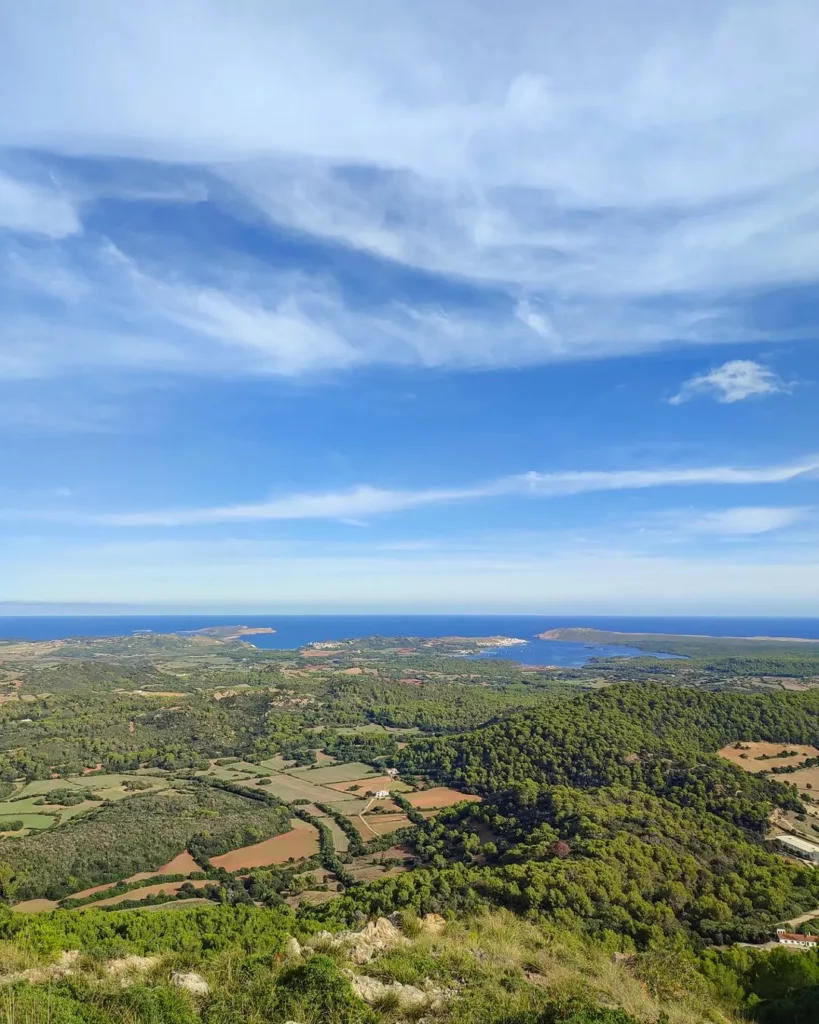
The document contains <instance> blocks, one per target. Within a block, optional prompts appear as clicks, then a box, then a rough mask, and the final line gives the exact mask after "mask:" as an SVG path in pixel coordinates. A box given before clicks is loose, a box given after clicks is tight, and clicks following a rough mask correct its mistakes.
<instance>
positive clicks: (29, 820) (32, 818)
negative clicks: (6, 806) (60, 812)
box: [0, 813, 55, 832]
mask: <svg viewBox="0 0 819 1024" xmlns="http://www.w3.org/2000/svg"><path fill="white" fill-rule="evenodd" d="M4 820H5V821H12V820H17V821H22V822H23V825H24V827H25V828H51V826H52V825H53V824H54V822H55V819H54V818H51V817H49V816H48V815H47V814H5V813H4V814H3V817H2V818H0V832H2V831H3V821H4Z"/></svg>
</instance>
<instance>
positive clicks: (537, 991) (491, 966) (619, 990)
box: [0, 911, 731, 1024]
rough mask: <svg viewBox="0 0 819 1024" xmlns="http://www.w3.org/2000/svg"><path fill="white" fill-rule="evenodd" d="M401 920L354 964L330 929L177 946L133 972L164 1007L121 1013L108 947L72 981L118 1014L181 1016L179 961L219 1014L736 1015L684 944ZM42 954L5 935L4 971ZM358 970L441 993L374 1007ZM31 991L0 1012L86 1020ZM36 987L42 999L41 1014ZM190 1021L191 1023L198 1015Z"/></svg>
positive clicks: (481, 1023)
mask: <svg viewBox="0 0 819 1024" xmlns="http://www.w3.org/2000/svg"><path fill="white" fill-rule="evenodd" d="M157 912H162V911H157ZM128 913H131V914H133V913H138V912H134V911H130V912H128ZM401 926H402V930H403V932H404V935H405V936H406V937H407V939H408V940H409V942H408V943H407V944H405V945H401V946H396V947H394V948H393V949H391V950H388V951H387V952H384V953H382V954H381V955H380V956H378V957H377V958H376V959H374V960H373V961H371V962H370V963H368V964H365V965H363V966H355V965H354V964H351V963H350V962H349V960H348V959H347V953H346V952H345V950H344V949H343V948H339V947H335V946H333V945H332V944H331V941H330V940H329V939H328V940H326V941H324V942H321V941H315V940H314V944H313V945H314V951H315V953H316V954H318V955H317V956H315V957H313V958H312V959H310V958H307V959H300V958H299V959H288V958H282V957H265V958H260V957H257V956H248V954H247V953H246V952H245V951H244V950H242V949H241V948H240V947H238V946H234V947H229V948H225V949H221V950H212V951H210V952H209V953H204V954H203V953H193V952H190V951H185V950H183V949H179V950H175V951H174V950H172V951H168V952H166V953H164V954H163V955H161V956H160V957H158V958H157V959H156V961H155V962H154V963H153V964H150V965H148V966H147V969H146V970H142V971H140V972H139V973H135V974H134V976H133V980H134V981H135V983H136V984H135V986H134V987H135V988H141V989H143V990H144V1005H145V1006H146V1007H151V1009H152V1012H153V1013H154V1016H149V1015H146V1016H145V1017H143V1016H139V1015H137V1016H134V1017H131V1016H128V1015H127V1014H123V1013H122V1011H123V1010H124V1008H125V1004H122V1005H120V1004H119V1003H118V1002H117V1001H116V1000H117V999H118V998H119V996H118V995H117V993H121V992H122V991H127V990H123V989H122V988H121V986H120V984H119V980H118V979H117V978H116V977H115V976H113V975H112V972H111V971H110V969H109V961H108V959H107V958H106V956H105V955H104V953H101V954H100V955H93V954H92V955H86V956H83V957H82V958H81V959H80V961H79V962H78V964H77V975H76V977H75V979H73V980H72V985H71V988H72V989H73V990H74V991H76V992H77V993H78V994H79V995H80V997H81V998H82V999H83V1000H84V1001H85V1003H86V1005H91V1004H96V1005H98V1006H105V1010H106V1013H107V1014H108V1016H106V1017H105V1018H104V1019H106V1020H108V1019H110V1020H112V1021H113V1020H116V1021H121V1022H127V1024H142V1022H143V1021H147V1020H151V1021H154V1020H155V1021H157V1022H158V1021H160V1020H161V1021H163V1024H164V1022H166V1021H174V1022H175V1021H177V1020H179V1019H180V1018H178V1017H176V1016H174V1015H169V1013H170V1010H171V1009H172V1008H173V1007H172V1005H171V1004H166V1003H163V999H164V996H163V993H164V992H166V991H168V986H169V981H170V976H171V972H172V971H195V972H196V973H199V974H201V975H202V976H203V977H204V978H205V979H206V980H207V981H208V982H209V984H210V985H211V989H212V996H211V999H210V1000H209V1001H208V1004H207V1020H208V1022H209V1024H235V1022H236V1021H239V1020H241V1021H247V1022H250V1024H262V1022H266V1021H270V1020H277V1021H278V1020H282V1021H284V1020H298V1021H300V1022H302V1024H319V1022H320V1024H352V1022H359V1021H360V1022H367V1024H375V1022H377V1024H396V1022H398V1021H402V1022H409V1021H412V1020H418V1019H419V1018H421V1019H424V1020H428V1021H434V1022H435V1024H487V1022H492V1024H500V1022H503V1021H514V1020H516V1019H519V1017H520V1015H522V1014H525V1013H531V1014H533V1015H535V1014H539V1013H542V1012H543V1010H544V1008H545V1007H547V1006H548V1005H549V1004H553V1003H555V1002H560V1001H562V1000H566V999H570V998H579V999H581V1000H585V1001H588V1002H589V1003H591V1004H592V1005H595V1006H602V1007H612V1008H613V1007H617V1008H622V1009H623V1010H625V1011H626V1012H627V1013H630V1014H631V1015H633V1017H634V1018H635V1019H636V1020H637V1021H639V1022H641V1024H655V1022H657V1021H658V1020H660V1019H662V1018H663V1015H664V1014H665V1015H666V1017H667V1021H668V1024H731V1018H730V1017H729V1016H727V1015H726V1014H725V1013H724V1012H722V1010H721V1009H720V1008H719V1007H718V1006H716V1005H715V1004H714V1003H713V1002H712V1001H711V1000H709V998H708V997H707V995H706V994H705V993H704V982H703V980H702V978H700V976H699V975H692V973H691V970H690V968H688V967H687V966H686V964H685V962H684V961H681V960H680V959H679V958H678V957H677V955H676V954H675V953H674V952H669V951H667V950H665V951H662V952H648V953H642V954H639V955H637V957H636V958H635V960H636V963H635V964H628V965H626V964H623V963H616V962H614V960H613V958H612V950H611V949H609V948H607V947H606V946H605V945H602V946H593V945H590V944H588V943H586V942H584V941H583V940H581V939H580V938H578V937H575V936H572V935H571V934H570V933H558V932H553V931H551V930H550V929H549V927H548V926H543V925H541V926H536V925H534V924H532V923H530V922H526V921H524V920H522V919H520V918H516V917H514V916H513V915H512V914H510V913H508V912H503V911H500V912H492V913H485V914H480V915H477V916H474V917H471V918H468V919H465V920H462V921H458V922H454V921H453V922H449V923H448V925H447V927H446V930H445V931H444V933H443V934H439V935H432V934H429V932H428V931H426V930H425V929H424V928H423V925H422V922H420V921H419V920H418V919H417V918H416V917H414V915H412V914H411V913H404V914H403V915H402V920H401ZM123 952H124V950H123ZM108 955H109V956H110V955H111V953H110V952H109V954H108ZM119 955H121V954H119ZM43 963H44V962H43V961H42V960H39V961H38V959H37V958H36V957H33V956H32V954H31V953H29V952H26V951H24V950H21V949H18V948H16V947H14V946H11V945H10V944H8V943H0V979H2V977H3V976H4V975H5V976H8V975H9V974H11V973H14V972H16V971H19V970H25V969H27V968H31V967H37V966H43ZM350 971H353V972H359V973H364V974H367V975H369V976H371V977H374V978H378V979H379V980H380V981H382V982H384V983H385V984H387V985H390V984H391V983H393V982H399V983H400V984H402V985H413V986H415V987H416V988H421V989H424V990H428V991H429V992H430V1001H429V1003H427V1004H422V1005H421V1006H419V1007H417V1008H415V1009H413V1010H409V1009H406V1008H404V1009H401V1008H400V1007H399V999H398V998H397V997H396V995H395V993H387V994H385V995H384V996H382V997H380V998H379V999H377V1000H376V1001H375V1003H374V1004H373V1005H372V1007H371V1009H367V1008H366V1007H365V1006H364V1004H363V1003H361V1002H360V1001H358V1000H357V999H354V998H353V997H352V995H351V993H350V992H349V986H348V985H347V982H346V981H345V980H344V977H345V972H350ZM311 978H312V980H311ZM27 991H28V993H29V994H28V995H27V996H26V998H25V1000H21V999H19V990H18V991H17V992H16V993H15V995H14V996H12V995H10V992H11V990H10V989H9V988H5V989H3V988H0V1019H3V1020H8V1021H10V1022H13V1024H32V1022H33V1024H57V1022H59V1021H61V1020H63V1019H65V1020H74V1019H84V1018H74V1017H68V1016H67V1014H66V1016H65V1018H63V1017H61V1016H59V1015H58V1014H55V1013H53V1012H52V1013H51V1016H49V1015H48V1014H47V1013H45V1009H46V1007H47V1005H48V1004H47V995H48V993H49V991H53V989H52V987H51V986H45V985H37V986H32V987H31V989H27ZM131 991H133V990H131ZM37 992H39V995H41V996H42V999H40V1000H39V1008H38V1009H37V1012H34V1009H33V1008H34V1007H37V1005H38V998H37V995H36V993H37ZM31 993H35V995H32V994H31ZM334 993H335V995H334ZM436 997H437V998H439V999H440V1005H439V1006H437V1008H435V1007H434V1005H431V1004H434V1003H435V1000H436ZM111 999H113V1000H114V1001H113V1002H107V1001H108V1000H111ZM333 999H335V1000H336V1002H333ZM4 1000H5V1002H4ZM15 1000H17V1001H16V1002H15ZM179 1005H180V1006H181V1005H182V1004H179ZM187 1005H190V1003H187ZM4 1011H5V1016H4V1015H3V1014H4ZM23 1011H25V1012H23ZM37 1013H40V1016H38V1015H37ZM295 1013H298V1016H293V1014H295ZM95 1019H96V1018H95ZM181 1019H182V1020H184V1021H185V1022H186V1024H187V1022H188V1021H190V1020H198V1019H199V1018H198V1017H197V1016H194V1017H193V1018H188V1017H183V1018H181Z"/></svg>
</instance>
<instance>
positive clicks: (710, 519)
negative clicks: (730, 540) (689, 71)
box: [671, 505, 811, 537]
mask: <svg viewBox="0 0 819 1024" xmlns="http://www.w3.org/2000/svg"><path fill="white" fill-rule="evenodd" d="M810 513H811V509H809V508H805V507H800V506H797V507H790V508H788V507H778V506H777V507H768V506H754V505H750V506H746V507H739V508H726V509H719V510H717V511H712V512H698V511H695V510H692V511H688V512H680V513H675V514H674V515H672V516H671V523H672V524H673V525H674V526H675V527H676V528H677V529H678V530H679V531H680V532H681V533H683V534H714V535H717V536H726V537H743V536H753V535H756V534H760V533H772V532H774V531H776V530H784V529H786V528H787V527H789V526H793V525H795V524H796V523H799V522H803V521H804V520H805V519H806V518H807V517H808V516H809V515H810Z"/></svg>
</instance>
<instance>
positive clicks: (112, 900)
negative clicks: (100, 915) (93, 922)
mask: <svg viewBox="0 0 819 1024" xmlns="http://www.w3.org/2000/svg"><path fill="white" fill-rule="evenodd" d="M211 884H212V882H211V881H210V880H209V879H207V878H197V879H195V880H194V881H192V882H159V883H157V884H156V885H145V886H143V887H142V888H141V889H131V891H130V892H123V893H120V894H119V895H118V896H109V897H108V899H105V900H96V901H95V902H94V903H88V904H86V906H89V907H115V906H116V905H117V903H125V902H127V901H128V900H146V899H147V898H148V897H149V896H156V895H157V894H158V893H160V892H165V893H167V894H168V895H169V896H172V895H174V894H175V893H178V892H179V890H180V889H181V888H182V886H183V885H192V886H193V887H194V889H204V887H205V886H206V885H211ZM80 909H81V910H83V909H85V908H84V907H81V908H80Z"/></svg>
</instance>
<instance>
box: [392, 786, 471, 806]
mask: <svg viewBox="0 0 819 1024" xmlns="http://www.w3.org/2000/svg"><path fill="white" fill-rule="evenodd" d="M406 799H407V800H408V801H409V802H410V803H411V804H412V806H413V807H417V808H418V809H419V810H424V809H425V808H430V807H436V808H437V807H451V806H452V805H453V804H457V803H460V802H461V800H469V801H472V802H474V803H480V799H481V798H480V797H479V796H475V795H474V793H459V792H458V790H457V789H450V788H449V786H435V787H434V788H433V789H425V790H422V791H421V792H420V793H407V795H406Z"/></svg>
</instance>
